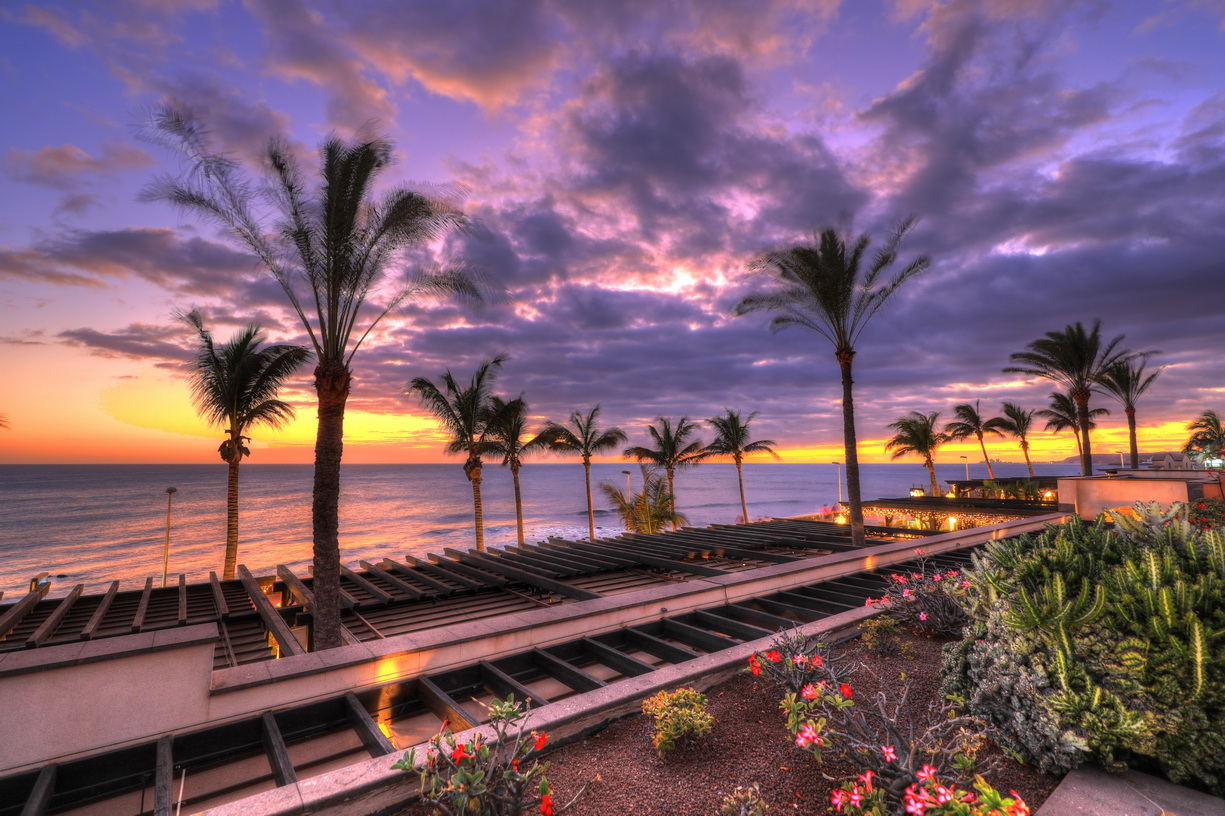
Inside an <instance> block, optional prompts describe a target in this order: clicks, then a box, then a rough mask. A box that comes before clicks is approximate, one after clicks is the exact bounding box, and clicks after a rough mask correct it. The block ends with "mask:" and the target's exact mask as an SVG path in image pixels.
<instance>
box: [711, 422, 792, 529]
mask: <svg viewBox="0 0 1225 816" xmlns="http://www.w3.org/2000/svg"><path fill="white" fill-rule="evenodd" d="M759 413H761V412H760V411H754V412H753V413H751V414H749V418H748V419H741V418H740V412H739V411H733V410H732V409H731V408H724V409H723V414H722V415H720V416H717V417H711V418H710V419H708V420H706V424H708V425H710V427H712V428H714V429H715V438H714V441H712V442H711V443H710V445H708V446H707V448H706V451H707V453H709V454H710V455H711V457H712V458H721V457H727V456H730V457H731V458H732V461H733V462H735V463H736V480H737V482H738V483H739V484H740V512H741V513H742V517H743V518H744V523H745V524H748V522H749V505H748V503H747V502H745V500H744V469H743V464H744V457H745V456H750V455H752V454H754V453H768V454H769V455H770V456H773V457H774V458H775V459H776V460H777V459H779V458H781V457H779V455H778V454H777V453H775V452H774V446H775V445H777V444H778V443H777V442H775V441H774V440H773V439H758V440H756V441H753V440H750V439H749V425H750V424H752V422H753V420H754V419H756V418H757V415H758V414H759Z"/></svg>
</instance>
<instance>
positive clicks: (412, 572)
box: [382, 558, 455, 595]
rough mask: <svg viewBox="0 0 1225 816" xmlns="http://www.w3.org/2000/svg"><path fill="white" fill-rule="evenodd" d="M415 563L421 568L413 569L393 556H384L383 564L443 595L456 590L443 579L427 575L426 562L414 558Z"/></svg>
mask: <svg viewBox="0 0 1225 816" xmlns="http://www.w3.org/2000/svg"><path fill="white" fill-rule="evenodd" d="M413 563H414V564H416V565H417V566H418V567H419V569H413V568H412V567H410V566H408V565H406V564H401V563H400V562H399V561H396V560H394V559H391V558H384V559H383V564H382V565H383V567H385V568H386V569H389V570H392V571H394V572H398V573H400V574H401V575H404V576H407V577H408V578H411V579H413V580H414V581H420V582H421V583H423V584H425V585H426V586H428V587H429V588H430V589H433V590H437V591H438V592H441V593H442V594H443V595H450V594H452V593H454V592H455V587H453V586H449V585H447V584H444V583H443V582H442V581H439V580H438V579H437V578H432V577H430V576H429V575H426V574H425V573H426V570H425V565H424V564H422V563H421V562H419V561H417V560H416V559H413Z"/></svg>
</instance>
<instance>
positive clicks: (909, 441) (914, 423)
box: [885, 411, 950, 496]
mask: <svg viewBox="0 0 1225 816" xmlns="http://www.w3.org/2000/svg"><path fill="white" fill-rule="evenodd" d="M939 421H940V412H939V411H933V412H932V413H930V414H921V413H919V412H918V411H911V412H910V413H909V414H907V415H906V416H903V417H898V418H897V421H895V422H891V423H889V424H888V425H886V426H885V427H887V428H892V429H893V430H895V431H897V433H895V434H894V435H893V438H892V439H890V440H889V441H888V442H886V443H885V450H887V451H892V455H891V456H890V457H889V458H890V459H901V458H902V457H903V456H907V455H909V454H912V453H913V454H914V455H916V456H922V457H923V465H924V466H925V467H926V468H927V472H928V474H930V475H931V481H932V484H931V488H932V492H931V494H932V495H933V496H939V495H940V485H939V484H937V483H936V459H935V456H936V449H937V448H939V447H940V446H941V445H943V444H944V443H945V442H948V441H949V438H950V437H949V435H948V434H947V433H945V432H944V431H940V430H937V428H936V426H937V423H939Z"/></svg>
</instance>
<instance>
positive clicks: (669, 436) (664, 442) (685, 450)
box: [622, 416, 710, 530]
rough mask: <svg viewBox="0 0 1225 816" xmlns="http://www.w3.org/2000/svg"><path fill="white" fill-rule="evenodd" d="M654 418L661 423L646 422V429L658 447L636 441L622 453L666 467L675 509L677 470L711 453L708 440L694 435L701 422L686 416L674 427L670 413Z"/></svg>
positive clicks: (664, 468)
mask: <svg viewBox="0 0 1225 816" xmlns="http://www.w3.org/2000/svg"><path fill="white" fill-rule="evenodd" d="M655 421H656V422H657V423H659V427H656V426H655V425H648V426H647V433H649V434H650V435H651V439H653V440H654V441H655V447H653V448H644V447H642V446H641V445H634V446H631V447H628V448H626V449H625V451H624V452H623V453H622V455H623V456H625V457H627V458H632V459H636V460H638V462H640V463H647V464H650V465H653V466H654V467H658V468H663V471H664V473H665V474H666V475H667V477H668V492H669V493H671V494H672V502H673V504H672V509H673V510H676V471H677V470H684V469H685V468H691V467H695V466H696V465H699V464H701V463H702V462H704V461H705V460H706V459H708V458H710V453H708V452H707V448H706V443H704V442H703V441H702V440H700V439H697V438H696V437H695V436H694V435H695V434H696V433H697V431H698V424H697V423H696V422H690V421H689V417H687V416H683V417H681V418H680V419H679V420H677V423H676V427H675V428H673V427H672V420H670V419H668V418H667V417H662V416H661V417H655ZM690 440H692V441H690ZM672 529H673V530H675V529H676V522H675V521H674V522H673V523H672Z"/></svg>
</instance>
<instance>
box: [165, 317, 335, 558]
mask: <svg viewBox="0 0 1225 816" xmlns="http://www.w3.org/2000/svg"><path fill="white" fill-rule="evenodd" d="M180 318H181V319H182V321H183V322H184V323H186V324H187V325H188V326H190V327H191V328H193V329H195V332H196V336H197V338H198V339H199V341H200V346H199V349H198V350H197V351H196V359H195V360H193V361H192V363H191V378H190V380H191V397H192V402H194V403H195V406H196V412H197V413H199V414H200V416H201V417H202V418H203V419H204V421H205V422H207V423H208V424H209V425H214V426H217V427H219V428H223V429H224V431H225V441H224V442H222V443H221V447H219V448H218V449H217V451H218V453H220V454H221V461H223V462H225V463H226V464H227V465H229V481H228V488H227V490H226V525H225V563H224V565H223V567H222V575H223V576H224V580H226V581H230V580H233V578H234V572H235V570H236V568H237V566H238V466H239V465H240V464H241V463H242V459H243V457H244V456H250V455H251V451H250V450H249V449H248V448H247V446H246V445H245V444H243V443H244V442H249V441H250V439H251V437H249V436H247V431H249V430H250V429H251V428H253V427H255V426H258V425H263V426H265V427H268V428H280V427H283V426H284V425H285V424H287V423H288V422H289V421H290V420H291V419H293V416H294V410H293V406H292V405H290V404H289V403H288V402H285V401H283V400H280V399H277V393H278V392H279V391H280V390H281V387H282V386H284V385H285V382H286V381H287V380H288V379H289V378H290V377H291V376H292V375H293V374H294V372H295V371H297V370H298V369H299V368H301V367H302V365H303V363H305V362H306V361H307V360H308V359H309V358H310V354H311V353H310V349H308V348H306V347H305V346H290V345H275V346H265V347H263V348H261V345H262V344H263V342H264V337H263V335H261V334H260V328H259V326H257V325H255V324H252V325H250V326H247V327H246V328H245V329H242V330H241V331H239V332H238V333H237V334H235V335H234V336H233V337H231V338H230V340H229V342H226V343H224V344H222V345H221V346H220V347H218V346H217V345H216V344H214V343H213V335H212V333H211V332H210V331H209V330H208V329H206V328H204V318H203V317H202V316H201V315H200V312H199V311H196V310H194V309H193V310H192V311H190V312H188V313H187V314H184V315H180Z"/></svg>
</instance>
